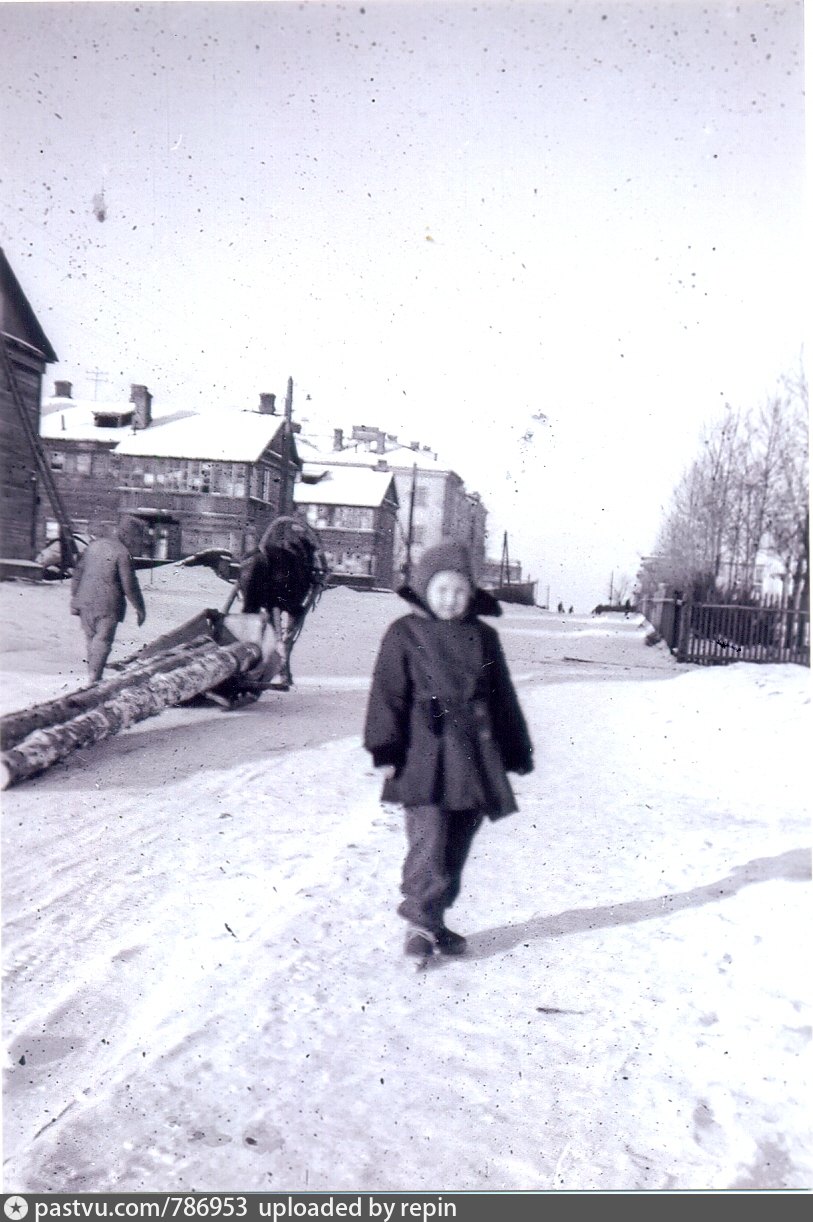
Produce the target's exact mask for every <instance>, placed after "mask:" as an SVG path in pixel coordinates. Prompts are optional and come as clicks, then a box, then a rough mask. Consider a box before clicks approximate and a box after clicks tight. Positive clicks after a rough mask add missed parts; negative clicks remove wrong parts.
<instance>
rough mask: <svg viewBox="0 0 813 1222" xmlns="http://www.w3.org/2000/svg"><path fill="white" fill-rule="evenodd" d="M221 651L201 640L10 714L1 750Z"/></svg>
mask: <svg viewBox="0 0 813 1222" xmlns="http://www.w3.org/2000/svg"><path fill="white" fill-rule="evenodd" d="M217 648H218V647H217V645H216V644H215V642H214V641H213V640H212V638H211V637H207V636H199V637H196V638H195V639H194V640H192V641H189V642H186V643H184V644H182V645H176V646H175V648H174V649H168V650H165V652H164V653H163V654H161V655H159V656H156V657H149V658H145V659H144V660H143V661H141V660H137V661H133V662H131V664H130V665H128V667H127V668H126V670H122V671H120V672H119V674H117V675H115V676H114V677H113V678H111V679H102V680H100V681H99V682H97V683H91V684H90V685H89V686H88V687H81V688H78V689H77V690H76V691H75V692H69V693H68V695H67V696H57V697H56V699H55V700H46V701H44V702H43V703H42V704H36V705H34V707H33V708H30V709H22V710H20V711H18V712H15V713H7V714H6V715H5V716H4V717H0V747H2V750H3V751H8V750H9V749H10V748H11V747H13V746H15V745H16V744H17V743H19V742H21V741H22V740H23V739H24V738H26V737H27V736H28V735H29V734H31V733H32V732H33V731H34V730H41V729H47V728H48V726H55V725H61V724H62V723H64V722H66V721H70V720H71V718H73V717H77V716H78V715H79V714H80V713H87V712H90V711H91V710H92V709H94V708H97V707H98V706H99V705H100V704H102V703H103V702H104V701H105V700H108V699H109V698H110V697H111V696H112V695H114V694H115V693H116V692H119V691H122V690H123V689H124V688H128V687H131V686H132V684H133V683H134V682H135V681H136V679H137V678H138V677H139V676H141V675H145V674H146V675H149V674H157V673H159V672H161V671H164V670H173V669H174V668H175V667H176V666H179V665H181V664H183V663H184V662H185V661H187V660H188V659H189V658H190V657H194V656H196V655H197V654H198V653H200V652H201V651H208V652H212V651H213V650H216V649H217Z"/></svg>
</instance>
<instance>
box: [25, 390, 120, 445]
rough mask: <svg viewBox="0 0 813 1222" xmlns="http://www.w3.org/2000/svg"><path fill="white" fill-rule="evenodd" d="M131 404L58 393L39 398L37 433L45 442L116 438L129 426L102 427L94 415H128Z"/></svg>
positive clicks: (109, 440)
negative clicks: (40, 403) (38, 428)
mask: <svg viewBox="0 0 813 1222" xmlns="http://www.w3.org/2000/svg"><path fill="white" fill-rule="evenodd" d="M134 411H135V404H134V403H130V402H128V401H127V400H125V399H122V400H121V401H116V402H112V403H97V402H96V401H95V400H93V399H69V398H63V397H61V396H59V395H56V396H54V397H53V398H51V399H45V400H43V403H42V407H41V408H40V436H41V437H44V438H45V439H46V440H47V441H57V440H62V441H108V442H115V441H118V440H119V438H120V437H123V436H124V435H125V433H126V431H127V429H128V428H129V426H128V425H125V426H123V427H122V428H121V429H102V428H99V427H98V425H97V424H96V421H95V415H96V414H102V415H105V416H112V415H117V416H126V415H127V414H129V415H130V416H132V414H133V412H134Z"/></svg>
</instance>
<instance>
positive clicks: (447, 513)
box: [300, 425, 488, 583]
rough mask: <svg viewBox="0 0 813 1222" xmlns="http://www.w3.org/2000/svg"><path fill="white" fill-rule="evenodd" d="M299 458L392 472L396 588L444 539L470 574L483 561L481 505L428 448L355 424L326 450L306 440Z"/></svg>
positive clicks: (338, 431)
mask: <svg viewBox="0 0 813 1222" xmlns="http://www.w3.org/2000/svg"><path fill="white" fill-rule="evenodd" d="M300 453H301V455H302V457H303V460H304V461H305V462H306V464H310V465H312V466H313V467H316V468H319V467H321V468H336V467H345V468H352V467H358V468H363V467H367V468H369V467H373V468H374V469H376V470H380V471H390V472H391V473H392V475H393V477H394V480H395V488H396V492H397V496H398V517H397V526H396V531H395V538H394V546H393V566H394V572H395V580H396V583H397V581H399V580H402V579H403V578H404V577H406V576H408V574H409V572H410V571H411V570H412V569H413V568H414V566H415V564H416V562H417V561H418V560H419V559H420V557H421V554H422V553H423V551H424V550H425V549H426V548H427V547H430V546H432V544H434V543H437V542H438V540H439V539H441V538H444V537H446V538H452V539H459V540H461V541H462V542H465V543H467V544H468V545H469V547H470V548H471V552H472V558H473V562H474V566H475V572H477V573H479V572H480V570H481V568H482V566H483V564H484V562H485V538H486V519H487V516H488V514H487V510H486V508H485V505H484V504H483V502H482V500H481V499H480V496H479V494H478V493H476V492H468V491H467V490H466V486H465V484H464V482H463V479H462V478H461V477H460V476H459V475H458V474H457V472H456V471H454V470H453V469H452V468H451V467H450V466H449V465H448V464H446V463H444V462H443V461H441V460H440V459H439V458H438V455H437V454H436V453H435V452H434V451H433V450H431V449H430V448H429V447H428V446H423V445H421V444H420V443H419V442H411V443H410V444H409V445H402V444H401V443H399V441H398V439H397V437H395V436H393V435H392V434H388V433H384V432H383V431H382V430H381V429H379V428H374V427H370V426H367V425H356V426H354V427H353V430H352V433H351V436H350V437H349V438H346V437H345V435H344V432H343V430H342V429H334V432H333V441H332V447H331V444H330V442H329V441H327V442H325V441H324V440H321V441H320V439H318V438H316V437H313V438H309V439H308V441H307V443H306V442H303V443H302V445H301V447H300Z"/></svg>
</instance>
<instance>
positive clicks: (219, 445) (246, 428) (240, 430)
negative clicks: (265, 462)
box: [116, 412, 283, 462]
mask: <svg viewBox="0 0 813 1222" xmlns="http://www.w3.org/2000/svg"><path fill="white" fill-rule="evenodd" d="M282 423H283V422H282V419H281V417H280V416H272V415H269V414H268V413H263V412H220V413H217V414H216V413H215V412H207V413H205V414H204V413H202V412H201V413H199V414H195V415H192V416H188V417H186V418H185V419H183V420H173V421H171V422H170V423H168V424H165V425H164V426H163V427H162V428H159V429H156V428H155V427H154V426H153V425H151V426H150V427H149V428H148V429H139V430H138V432H135V433H127V435H126V436H125V437H124V438H122V440H121V442H120V443H119V445H118V447H117V449H116V453H117V454H141V455H144V456H145V457H151V458H204V459H205V458H208V459H211V460H212V461H213V462H256V461H257V459H258V458H259V457H260V455H261V454H262V452H263V450H265V449H266V448H267V446H268V445H269V443H270V442H271V441H272V440H273V438H274V437H275V436H276V435H277V433H278V431H279V429H280V428H281V426H282Z"/></svg>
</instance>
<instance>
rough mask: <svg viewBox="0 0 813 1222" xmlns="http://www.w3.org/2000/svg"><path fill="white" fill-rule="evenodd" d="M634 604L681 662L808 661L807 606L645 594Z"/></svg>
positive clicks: (800, 663) (707, 663) (808, 662)
mask: <svg viewBox="0 0 813 1222" xmlns="http://www.w3.org/2000/svg"><path fill="white" fill-rule="evenodd" d="M638 610H639V611H640V612H641V614H642V615H644V616H645V618H646V619H647V620H648V621H649V623H650V624H651V625H652V627H653V628H654V629H655V630H656V631H657V632H658V633H659V634H660V636H662V637H663V639H664V640H665V641H666V644H667V645H668V646H669V649H670V650H671V652H672V653H673V654H674V655H675V657H676V658H677V660H678V661H679V662H693V663H695V664H697V665H699V666H725V665H727V664H728V663H730V662H795V663H797V664H798V665H800V666H809V665H810V612H809V611H807V610H805V611H802V610H799V609H798V608H795V607H791V606H788V605H787V604H786V603H782V601H781V600H780V599H769V598H768V599H763V600H762V601H761V602H759V603H756V604H753V603H747V604H746V603H736V602H716V603H709V602H692V601H691V600H689V599H683V598H682V597H681V596H680V595H679V594H675V596H674V597H673V598H651V599H643V600H642V601H641V603H640V604H639V607H638Z"/></svg>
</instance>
